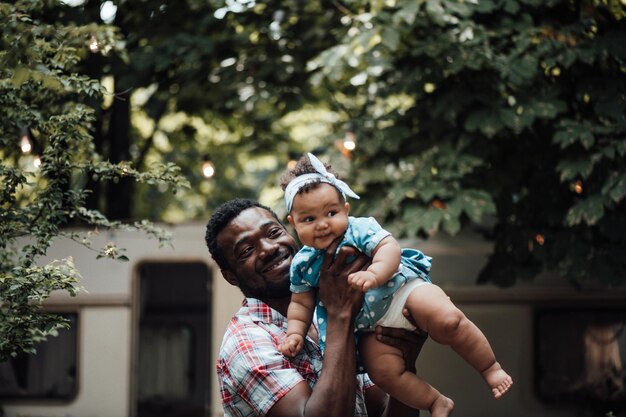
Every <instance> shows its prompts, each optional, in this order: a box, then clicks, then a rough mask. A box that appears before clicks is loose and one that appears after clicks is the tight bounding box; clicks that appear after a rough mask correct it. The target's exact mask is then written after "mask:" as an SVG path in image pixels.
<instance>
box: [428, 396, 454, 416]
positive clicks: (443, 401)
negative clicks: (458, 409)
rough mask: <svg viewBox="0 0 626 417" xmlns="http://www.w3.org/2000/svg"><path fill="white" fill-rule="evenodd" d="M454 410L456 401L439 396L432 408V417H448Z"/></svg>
mask: <svg viewBox="0 0 626 417" xmlns="http://www.w3.org/2000/svg"><path fill="white" fill-rule="evenodd" d="M452 410H454V401H452V400H451V399H450V398H448V397H446V396H445V395H441V394H439V396H438V397H437V398H436V399H435V401H434V402H433V404H432V405H431V406H430V415H431V417H448V416H449V415H450V414H451V413H452Z"/></svg>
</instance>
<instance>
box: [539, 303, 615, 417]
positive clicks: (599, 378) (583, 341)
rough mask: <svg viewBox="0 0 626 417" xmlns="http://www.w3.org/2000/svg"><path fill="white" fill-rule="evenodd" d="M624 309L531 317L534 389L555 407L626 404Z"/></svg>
mask: <svg viewBox="0 0 626 417" xmlns="http://www.w3.org/2000/svg"><path fill="white" fill-rule="evenodd" d="M625 327H626V310H625V309H621V308H620V309H610V308H603V309H580V308H576V309H573V308H571V309H570V308H568V309H551V310H539V311H537V312H536V315H535V332H536V335H535V359H536V361H535V368H536V372H535V382H536V383H535V386H536V389H537V392H538V394H539V397H540V398H541V399H542V400H544V401H546V402H550V403H555V404H557V403H558V404H579V405H581V404H584V405H585V406H592V405H593V404H596V405H598V406H600V405H601V406H606V407H608V408H610V409H613V410H614V409H615V407H616V406H619V407H620V408H624V405H625V404H626V332H625V331H624V329H625Z"/></svg>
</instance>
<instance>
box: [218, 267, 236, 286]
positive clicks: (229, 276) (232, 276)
mask: <svg viewBox="0 0 626 417" xmlns="http://www.w3.org/2000/svg"><path fill="white" fill-rule="evenodd" d="M220 271H222V275H223V276H224V279H225V280H226V281H228V283H229V284H230V285H234V286H235V287H239V281H237V277H236V276H235V274H233V272H232V271H229V270H228V269H220Z"/></svg>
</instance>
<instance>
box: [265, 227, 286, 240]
mask: <svg viewBox="0 0 626 417" xmlns="http://www.w3.org/2000/svg"><path fill="white" fill-rule="evenodd" d="M282 234H283V230H282V229H281V228H280V227H275V228H273V229H270V231H269V233H268V234H267V236H268V237H269V238H277V237H278V236H280V235H282Z"/></svg>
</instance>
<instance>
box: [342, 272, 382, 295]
mask: <svg viewBox="0 0 626 417" xmlns="http://www.w3.org/2000/svg"><path fill="white" fill-rule="evenodd" d="M348 283H349V284H350V285H352V287H354V288H356V289H358V290H361V291H362V292H367V290H371V289H372V288H376V287H378V281H376V275H374V274H373V273H371V272H370V271H359V272H355V273H353V274H350V275H348Z"/></svg>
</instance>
